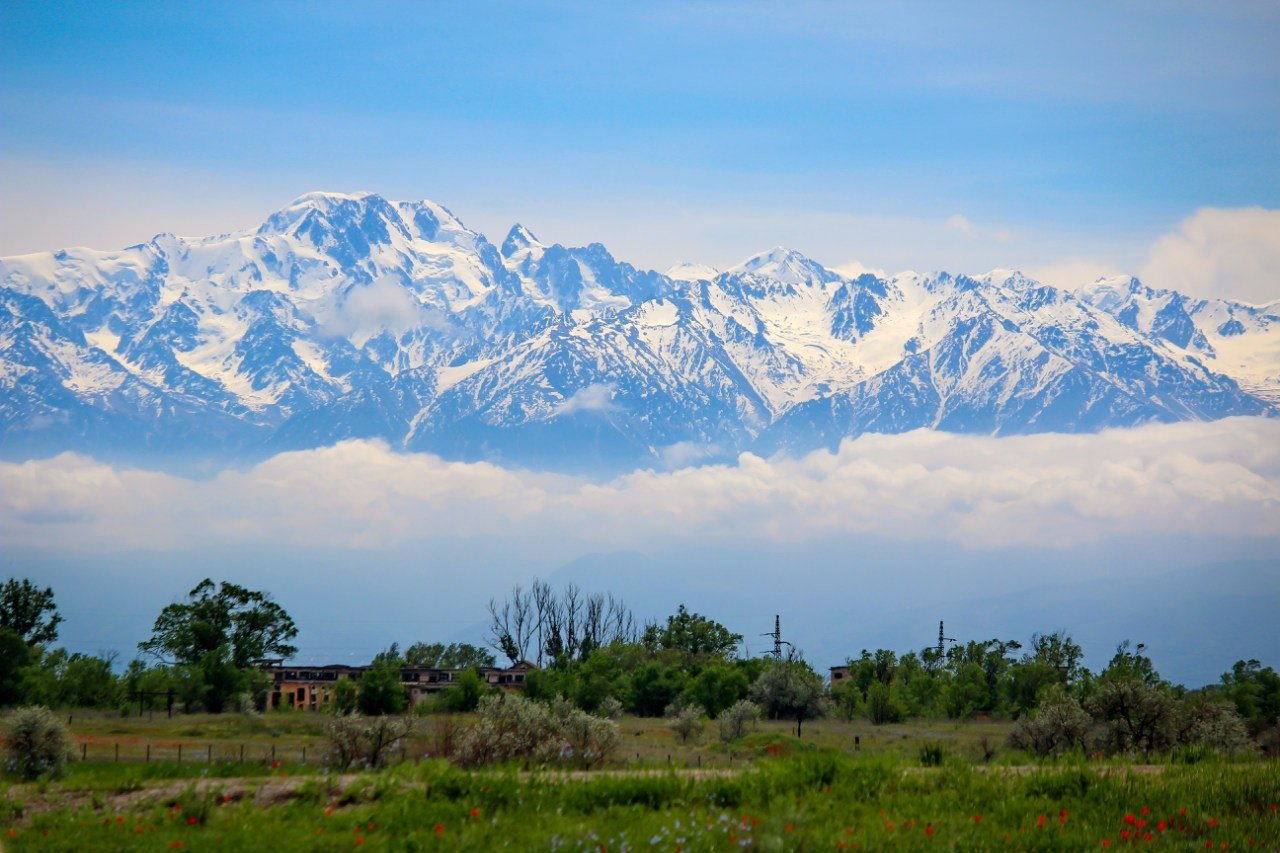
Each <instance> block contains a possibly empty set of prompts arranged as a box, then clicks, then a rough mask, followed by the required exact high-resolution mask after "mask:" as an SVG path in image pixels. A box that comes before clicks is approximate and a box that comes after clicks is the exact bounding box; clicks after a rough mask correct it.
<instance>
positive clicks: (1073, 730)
mask: <svg viewBox="0 0 1280 853" xmlns="http://www.w3.org/2000/svg"><path fill="white" fill-rule="evenodd" d="M1092 722H1093V721H1092V720H1091V719H1090V718H1089V715H1088V714H1087V713H1085V710H1084V708H1082V707H1080V703H1079V702H1078V701H1076V699H1075V697H1074V696H1071V695H1069V694H1068V693H1067V692H1066V690H1064V689H1063V688H1062V687H1061V686H1055V687H1050V688H1049V689H1048V690H1047V691H1046V692H1045V695H1044V698H1043V699H1042V700H1041V701H1040V707H1039V708H1037V709H1036V711H1035V713H1033V714H1032V715H1031V716H1029V717H1023V718H1022V719H1020V720H1018V722H1017V724H1016V725H1014V727H1013V732H1012V733H1011V734H1010V735H1009V745H1010V746H1012V747H1013V748H1015V749H1025V750H1027V751H1028V752H1034V753H1035V754H1036V755H1057V754H1059V753H1063V752H1070V751H1071V750H1073V749H1083V748H1084V747H1085V739H1086V738H1087V737H1088V734H1089V728H1090V726H1091V725H1092Z"/></svg>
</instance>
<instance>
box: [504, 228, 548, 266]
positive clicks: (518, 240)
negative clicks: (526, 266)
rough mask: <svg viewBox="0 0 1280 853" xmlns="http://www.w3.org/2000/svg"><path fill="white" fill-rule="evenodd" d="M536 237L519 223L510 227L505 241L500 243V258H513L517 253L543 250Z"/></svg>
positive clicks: (543, 247) (543, 246)
mask: <svg viewBox="0 0 1280 853" xmlns="http://www.w3.org/2000/svg"><path fill="white" fill-rule="evenodd" d="M545 248H546V246H545V245H543V244H542V243H541V242H540V241H539V240H538V238H537V237H535V236H533V232H532V231H530V230H529V229H528V228H525V227H524V226H523V225H521V224H520V223H519V222H517V223H516V224H515V225H512V226H511V230H510V231H508V232H507V239H505V240H503V241H502V257H504V258H510V257H513V256H514V255H515V254H516V253H517V252H522V251H524V250H526V249H545Z"/></svg>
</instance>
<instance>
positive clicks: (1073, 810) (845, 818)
mask: <svg viewBox="0 0 1280 853" xmlns="http://www.w3.org/2000/svg"><path fill="white" fill-rule="evenodd" d="M465 723H466V720H465V718H464V719H459V720H454V721H453V723H452V724H454V725H464V724H465ZM620 724H621V728H622V731H623V741H622V745H621V747H620V748H619V750H618V751H617V753H616V754H615V756H614V758H613V760H612V761H611V762H610V764H609V765H608V766H606V767H605V768H603V769H601V770H595V771H585V772H576V773H565V772H552V771H539V770H537V769H530V768H517V767H508V768H501V769H495V770H486V771H482V772H468V771H464V770H459V769H457V768H455V767H453V766H451V765H449V764H447V763H445V762H443V761H440V760H437V759H433V758H430V757H424V755H428V754H429V753H430V752H431V747H432V743H433V739H438V738H439V737H441V736H442V735H443V736H447V731H444V732H442V731H440V729H441V727H445V728H447V726H448V725H449V723H447V722H446V721H445V720H443V719H440V718H433V719H426V720H421V721H420V722H419V725H420V731H419V733H418V734H417V736H415V738H413V739H412V741H411V742H409V743H407V744H405V745H404V760H403V761H400V762H397V763H394V764H393V765H392V766H390V767H388V768H386V769H383V770H378V771H364V772H359V773H346V774H336V773H330V772H328V771H327V770H326V769H325V768H324V767H323V766H322V765H321V763H320V762H319V760H318V759H319V757H320V756H321V755H322V752H323V736H322V732H321V727H322V725H323V718H322V717H320V716H314V715H307V714H300V713H299V714H268V715H264V716H246V717H238V716H233V715H223V716H216V717H214V716H210V717H201V716H192V717H177V718H175V719H173V720H169V719H162V718H160V717H158V716H157V717H156V718H155V719H146V718H142V719H138V718H129V719H124V718H120V717H118V716H117V717H112V716H108V715H101V716H95V715H84V716H77V717H73V720H72V728H73V730H74V732H75V734H76V737H77V740H78V742H79V743H80V744H82V745H83V746H84V748H86V753H87V754H88V760H87V761H78V762H75V763H74V764H72V765H71V767H70V768H69V770H68V772H67V774H66V776H65V777H64V778H62V779H60V780H57V781H51V782H43V783H36V784H25V785H17V784H8V783H5V784H6V787H5V789H4V796H3V798H2V800H0V843H3V844H4V847H5V849H8V850H15V851H17V850H169V849H184V850H281V851H292V850H299V851H302V850H352V849H372V850H455V849H461V850H496V849H515V850H520V849H535V850H592V851H610V850H613V851H621V850H666V851H699V850H881V849H901V850H943V849H957V850H1086V849H1108V848H1120V847H1142V848H1144V849H1145V848H1147V847H1152V848H1162V849H1172V850H1192V849H1200V850H1203V849H1237V850H1239V849H1277V847H1280V813H1278V812H1277V807H1278V806H1280V767H1278V766H1277V764H1276V762H1275V761H1264V760H1261V759H1241V760H1226V759H1219V758H1213V757H1209V756H1205V755H1201V754H1183V755H1180V756H1175V757H1174V759H1173V760H1171V761H1168V762H1166V763H1164V764H1155V765H1151V764H1144V763H1140V761H1138V760H1133V761H1126V760H1119V759H1108V760H1098V759H1089V758H1086V757H1084V756H1077V757H1074V758H1070V759H1058V760H1053V761H1037V760H1033V759H1031V758H1030V757H1028V756H1026V755H1024V754H1021V753H1017V752H1013V751H1009V750H1007V749H1005V748H1004V747H1003V738H1004V735H1005V734H1006V733H1007V728H1008V725H1007V724H1004V723H982V722H974V723H961V724H956V723H951V722H942V723H919V722H918V723H912V724H907V725H902V726H881V727H873V726H870V725H868V724H858V723H853V724H850V723H844V722H840V721H835V720H824V721H819V722H815V723H812V724H807V725H806V726H805V729H804V734H805V737H804V739H803V740H798V739H796V738H795V737H794V736H793V735H792V734H791V731H790V727H789V726H788V725H787V724H786V723H764V724H762V725H761V726H760V728H759V729H758V730H757V731H756V732H755V733H753V734H751V735H749V736H748V737H746V738H744V739H742V740H741V741H739V742H737V743H735V744H733V745H731V746H726V745H723V744H720V743H719V742H718V741H717V740H716V738H715V736H714V731H713V729H712V727H711V726H710V725H708V727H707V731H706V733H705V734H704V736H703V738H702V739H701V740H700V741H699V742H698V743H684V744H682V743H679V742H678V741H677V738H676V737H675V736H674V735H673V734H672V733H671V732H670V731H668V730H666V729H664V728H662V721H661V720H650V719H633V718H626V719H623V720H622V721H620ZM855 738H856V741H855ZM116 742H121V743H127V744H128V745H129V749H128V751H127V752H125V753H124V754H123V755H122V757H121V760H120V761H119V762H116V761H115V759H114V744H115V743H116ZM242 743H243V744H244V745H245V746H246V750H247V751H248V752H249V754H250V755H249V758H248V759H247V760H246V761H244V762H240V761H239V760H238V757H239V747H240V745H241V744H242ZM179 744H181V745H182V746H183V756H184V760H183V762H182V763H181V764H179V763H178V762H177V761H176V751H177V749H176V748H177V746H178V745H179ZM148 745H150V746H151V747H152V760H151V761H150V762H147V761H146V760H145V758H143V759H139V757H138V756H139V754H145V752H144V751H145V747H146V746H148ZM273 746H274V747H275V753H274V754H275V760H274V761H271V760H269V759H270V756H271V754H272V752H271V747H273ZM993 746H994V754H992V749H993ZM139 747H142V748H143V751H141V752H140V750H139V749H138V748H139ZM304 747H305V748H306V749H307V754H308V756H309V759H308V762H307V763H305V764H304V763H302V761H301V754H302V749H303V748H304ZM108 749H109V750H111V752H110V753H107V752H105V750H108ZM210 756H212V757H213V758H214V760H213V761H212V763H210V762H209V760H208V759H209V757H210Z"/></svg>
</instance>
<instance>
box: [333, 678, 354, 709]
mask: <svg viewBox="0 0 1280 853" xmlns="http://www.w3.org/2000/svg"><path fill="white" fill-rule="evenodd" d="M359 698H360V687H359V685H358V684H357V683H356V681H355V679H353V678H339V679H338V680H337V681H336V682H335V683H334V685H333V712H334V713H335V714H350V713H351V712H353V711H355V709H356V702H357V701H358V700H359Z"/></svg>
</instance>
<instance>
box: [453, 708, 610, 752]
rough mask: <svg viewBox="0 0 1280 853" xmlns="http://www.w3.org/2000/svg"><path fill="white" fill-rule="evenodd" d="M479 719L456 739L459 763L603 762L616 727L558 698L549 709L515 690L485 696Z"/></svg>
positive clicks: (479, 711)
mask: <svg viewBox="0 0 1280 853" xmlns="http://www.w3.org/2000/svg"><path fill="white" fill-rule="evenodd" d="M478 713H479V716H480V719H479V720H478V721H477V722H476V724H475V726H473V727H472V728H471V730H470V731H468V732H467V733H466V735H465V736H463V737H462V738H461V739H460V742H459V744H458V747H457V749H456V751H455V753H454V758H455V759H456V760H457V762H458V763H459V764H461V765H462V766H464V767H478V766H480V765H484V764H494V763H500V762H506V761H515V762H519V763H521V764H524V765H526V766H528V765H538V764H555V763H570V764H576V765H579V766H583V767H590V766H592V765H595V764H599V763H602V762H603V761H604V760H605V759H606V758H607V757H608V756H609V753H610V752H612V751H613V750H614V749H615V748H616V747H617V744H618V727H617V726H616V725H615V724H614V723H612V722H610V721H608V720H604V719H601V718H600V717H595V716H592V715H591V714H588V713H587V712H585V711H582V710H580V709H578V708H576V707H574V706H573V704H572V703H571V702H568V701H567V700H564V699H560V700H557V701H556V703H555V705H554V706H552V707H548V706H546V705H544V704H542V703H541V702H534V701H531V700H529V699H526V698H524V697H523V696H519V695H516V694H498V695H489V696H485V697H483V698H482V699H481V700H480V706H479V708H478Z"/></svg>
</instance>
